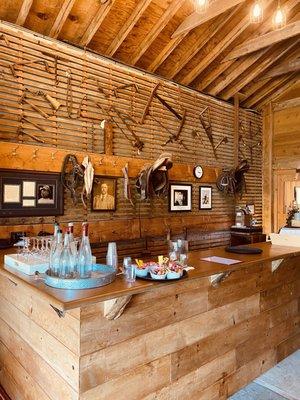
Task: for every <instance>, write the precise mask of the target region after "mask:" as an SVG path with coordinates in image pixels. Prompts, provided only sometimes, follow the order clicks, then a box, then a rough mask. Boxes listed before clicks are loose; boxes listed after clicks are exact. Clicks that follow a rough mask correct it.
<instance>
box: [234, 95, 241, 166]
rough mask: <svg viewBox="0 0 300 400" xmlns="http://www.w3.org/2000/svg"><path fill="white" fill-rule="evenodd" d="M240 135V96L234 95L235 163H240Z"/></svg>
mask: <svg viewBox="0 0 300 400" xmlns="http://www.w3.org/2000/svg"><path fill="white" fill-rule="evenodd" d="M239 135H240V98H239V95H238V94H236V95H235V96H234V136H233V159H234V165H238V163H239Z"/></svg>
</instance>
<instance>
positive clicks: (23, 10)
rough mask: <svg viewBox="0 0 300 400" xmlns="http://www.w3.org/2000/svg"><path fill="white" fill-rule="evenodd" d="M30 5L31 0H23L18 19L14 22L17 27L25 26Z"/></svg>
mask: <svg viewBox="0 0 300 400" xmlns="http://www.w3.org/2000/svg"><path fill="white" fill-rule="evenodd" d="M32 3H33V0H23V3H22V6H21V9H20V11H19V14H18V18H17V20H16V24H17V25H21V26H23V25H24V24H25V21H26V18H27V16H28V14H29V11H30V8H31V6H32Z"/></svg>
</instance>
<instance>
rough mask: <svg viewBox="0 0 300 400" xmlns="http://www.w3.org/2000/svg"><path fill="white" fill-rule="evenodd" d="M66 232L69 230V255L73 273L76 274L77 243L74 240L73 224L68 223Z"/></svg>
mask: <svg viewBox="0 0 300 400" xmlns="http://www.w3.org/2000/svg"><path fill="white" fill-rule="evenodd" d="M68 230H69V242H70V248H71V253H72V257H73V263H74V273H75V274H77V272H78V271H77V241H76V240H75V238H74V224H73V222H69V223H68Z"/></svg>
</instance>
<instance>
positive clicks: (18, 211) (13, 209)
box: [0, 169, 64, 217]
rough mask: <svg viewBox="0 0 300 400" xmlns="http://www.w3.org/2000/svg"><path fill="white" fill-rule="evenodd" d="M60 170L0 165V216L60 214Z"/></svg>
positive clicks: (61, 209)
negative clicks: (44, 170)
mask: <svg viewBox="0 0 300 400" xmlns="http://www.w3.org/2000/svg"><path fill="white" fill-rule="evenodd" d="M63 205H64V200H63V188H62V184H61V179H60V174H55V173H42V172H36V171H19V170H8V169H0V217H27V216H43V215H48V216H51V215H62V214H63Z"/></svg>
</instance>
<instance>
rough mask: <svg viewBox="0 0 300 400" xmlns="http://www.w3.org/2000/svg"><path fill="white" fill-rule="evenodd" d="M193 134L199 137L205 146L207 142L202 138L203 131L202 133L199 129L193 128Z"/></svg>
mask: <svg viewBox="0 0 300 400" xmlns="http://www.w3.org/2000/svg"><path fill="white" fill-rule="evenodd" d="M192 135H193V136H194V137H195V138H196V137H197V138H198V139H200V141H201V144H202V146H203V147H205V143H204V141H203V138H202V136H201V133H200V132H199V131H198V130H197V129H193V130H192Z"/></svg>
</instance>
